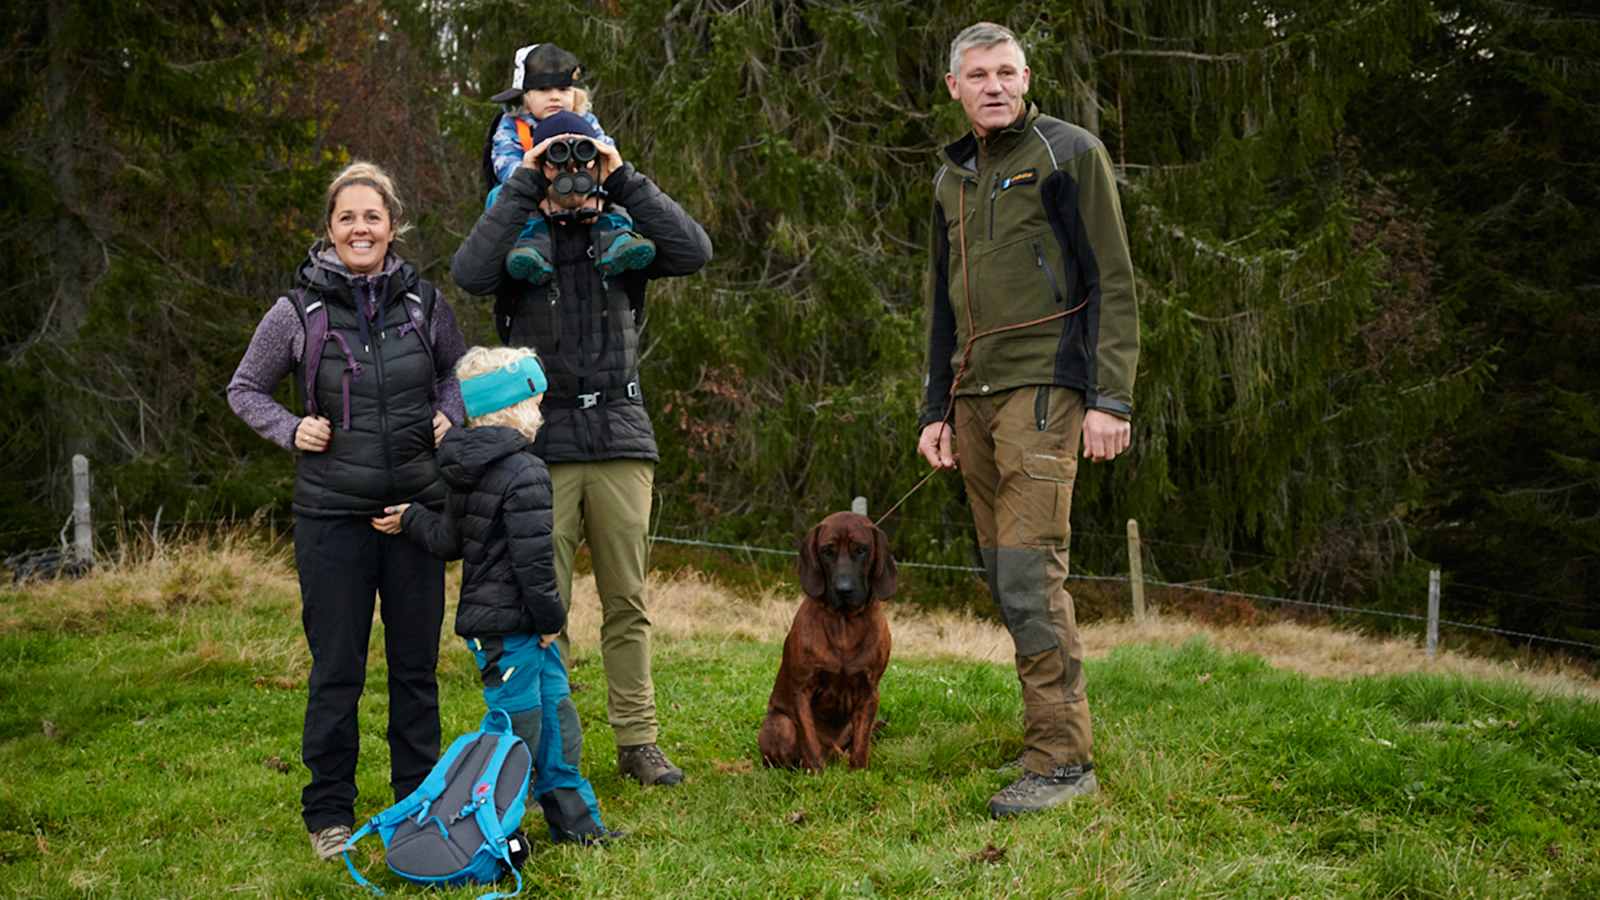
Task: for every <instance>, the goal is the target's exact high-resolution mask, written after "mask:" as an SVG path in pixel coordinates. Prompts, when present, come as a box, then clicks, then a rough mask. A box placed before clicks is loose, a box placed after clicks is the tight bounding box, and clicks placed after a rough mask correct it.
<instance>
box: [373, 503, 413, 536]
mask: <svg viewBox="0 0 1600 900" xmlns="http://www.w3.org/2000/svg"><path fill="white" fill-rule="evenodd" d="M410 505H411V504H409V503H402V504H400V505H399V506H385V507H384V508H383V512H384V515H381V516H374V517H373V518H372V519H369V520H368V521H370V522H371V523H372V527H373V528H376V529H378V530H379V531H381V532H383V533H384V534H399V533H400V520H401V519H403V518H405V515H406V508H407V507H409V506H410Z"/></svg>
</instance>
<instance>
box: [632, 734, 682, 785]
mask: <svg viewBox="0 0 1600 900" xmlns="http://www.w3.org/2000/svg"><path fill="white" fill-rule="evenodd" d="M617 771H619V772H621V773H622V774H623V775H625V776H627V777H629V778H632V779H633V780H634V781H637V782H639V783H640V784H642V785H644V786H646V787H649V786H650V785H653V784H663V785H673V784H679V783H681V782H682V781H683V770H682V769H680V768H678V767H677V766H675V765H673V764H672V761H671V760H669V759H667V755H666V754H665V753H662V752H661V748H660V747H657V746H656V745H655V744H634V745H633V746H631V747H618V748H617Z"/></svg>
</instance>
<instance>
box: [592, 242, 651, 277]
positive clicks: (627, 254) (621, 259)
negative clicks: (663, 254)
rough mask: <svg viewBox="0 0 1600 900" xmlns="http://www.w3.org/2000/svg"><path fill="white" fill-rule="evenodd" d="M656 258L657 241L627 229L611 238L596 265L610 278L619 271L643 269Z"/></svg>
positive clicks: (602, 273)
mask: <svg viewBox="0 0 1600 900" xmlns="http://www.w3.org/2000/svg"><path fill="white" fill-rule="evenodd" d="M655 258H656V242H655V241H652V240H650V239H649V238H647V237H641V236H639V235H637V234H634V233H633V232H630V231H625V232H623V233H621V234H619V235H617V236H616V238H614V239H612V240H611V242H610V244H609V245H608V246H607V247H606V249H605V250H604V251H602V252H601V254H600V258H599V259H597V260H595V264H594V267H595V268H596V269H599V270H600V274H601V275H604V276H606V277H607V278H610V277H611V276H613V275H616V274H617V273H618V272H628V271H632V270H633V269H642V268H644V267H645V266H648V265H650V263H652V262H654V261H655Z"/></svg>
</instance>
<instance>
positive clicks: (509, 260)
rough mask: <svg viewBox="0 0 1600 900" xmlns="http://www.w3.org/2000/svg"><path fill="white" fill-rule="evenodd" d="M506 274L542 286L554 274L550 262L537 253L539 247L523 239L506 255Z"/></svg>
mask: <svg viewBox="0 0 1600 900" xmlns="http://www.w3.org/2000/svg"><path fill="white" fill-rule="evenodd" d="M506 272H508V273H509V274H510V275H511V277H512V278H516V279H518V280H520V281H527V282H531V283H533V284H544V283H545V282H546V281H549V280H550V276H551V275H554V274H555V269H552V268H551V267H550V261H549V260H547V259H545V255H544V254H543V253H540V252H539V247H538V245H537V244H535V243H534V242H533V241H531V240H527V239H523V240H519V241H517V243H516V244H515V245H514V246H512V248H511V252H510V253H507V254H506Z"/></svg>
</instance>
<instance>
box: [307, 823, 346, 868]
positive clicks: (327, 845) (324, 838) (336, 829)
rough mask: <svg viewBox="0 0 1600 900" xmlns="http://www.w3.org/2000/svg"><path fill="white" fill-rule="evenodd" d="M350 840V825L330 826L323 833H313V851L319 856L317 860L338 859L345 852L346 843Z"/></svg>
mask: <svg viewBox="0 0 1600 900" xmlns="http://www.w3.org/2000/svg"><path fill="white" fill-rule="evenodd" d="M348 840H350V826H349V825H329V826H328V827H327V828H324V829H322V830H321V831H313V832H311V851H312V852H313V853H315V854H317V859H321V860H329V859H337V858H338V857H339V854H341V853H343V852H344V845H345V842H346V841H348Z"/></svg>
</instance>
